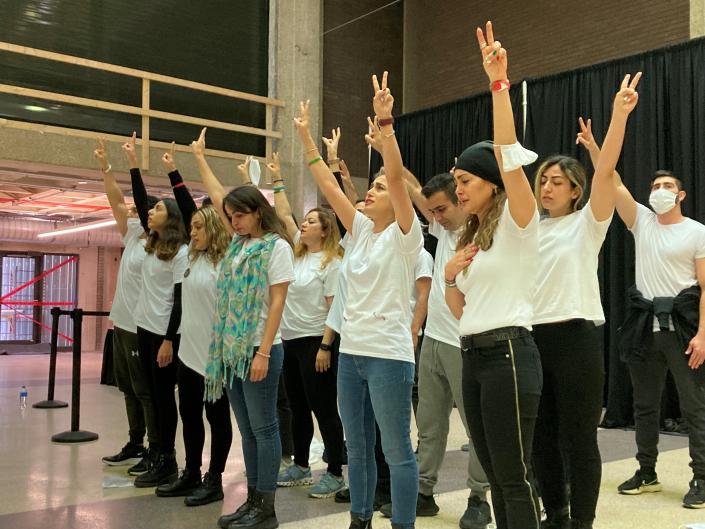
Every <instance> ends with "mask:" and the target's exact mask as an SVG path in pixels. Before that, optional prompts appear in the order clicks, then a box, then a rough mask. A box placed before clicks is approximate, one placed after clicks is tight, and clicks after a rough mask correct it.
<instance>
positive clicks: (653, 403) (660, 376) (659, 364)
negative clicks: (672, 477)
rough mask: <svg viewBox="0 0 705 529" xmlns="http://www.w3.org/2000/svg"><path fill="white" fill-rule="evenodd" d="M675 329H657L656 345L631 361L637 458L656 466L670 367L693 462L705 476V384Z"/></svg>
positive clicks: (696, 471)
mask: <svg viewBox="0 0 705 529" xmlns="http://www.w3.org/2000/svg"><path fill="white" fill-rule="evenodd" d="M689 359H690V357H689V356H687V355H686V354H684V351H683V348H682V347H681V345H680V344H679V342H678V338H677V337H676V333H675V332H673V331H666V332H663V331H661V332H655V333H654V341H653V347H652V348H651V350H650V351H649V352H648V357H647V358H645V359H644V360H642V361H631V362H629V363H628V366H629V374H630V376H631V378H632V386H633V387H634V421H635V423H636V445H637V449H638V452H637V455H636V458H637V461H639V464H640V465H641V466H642V467H646V468H655V466H656V458H657V457H658V448H657V446H658V437H659V422H660V421H659V411H660V409H661V394H662V393H663V386H664V383H665V380H666V371H667V370H668V369H670V370H671V373H672V374H673V380H674V381H675V383H676V389H677V390H678V399H679V400H680V405H681V411H682V412H683V417H684V418H685V420H686V423H687V424H688V431H689V441H690V458H691V463H690V466H691V467H692V469H693V474H694V476H695V477H696V478H697V479H705V387H704V386H703V385H702V384H701V383H700V382H699V381H698V378H697V375H696V373H698V371H700V370H702V369H705V368H704V367H702V366H701V367H699V368H698V370H693V369H691V368H690V367H688V360H689Z"/></svg>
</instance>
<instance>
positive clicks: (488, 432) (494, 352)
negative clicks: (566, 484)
mask: <svg viewBox="0 0 705 529" xmlns="http://www.w3.org/2000/svg"><path fill="white" fill-rule="evenodd" d="M512 329H514V328H512ZM521 333H522V336H520V337H518V338H513V339H510V340H505V341H497V342H494V343H493V344H492V345H485V344H483V346H477V345H468V346H466V345H465V341H464V340H463V347H462V354H463V403H464V405H465V415H466V417H467V419H468V426H469V428H470V435H471V437H472V439H473V443H474V445H475V451H476V452H477V457H478V459H479V460H480V463H481V464H482V468H483V469H484V470H485V473H486V474H487V479H488V481H489V482H490V488H491V491H492V506H493V509H494V516H495V520H496V523H497V529H538V528H539V524H540V520H541V515H540V510H539V506H538V497H537V496H536V491H535V489H534V487H533V485H532V475H531V447H532V442H533V437H534V425H535V422H536V415H537V412H538V407H539V400H540V398H541V385H542V373H541V360H540V358H539V352H538V349H537V348H536V344H535V343H534V340H533V338H532V337H531V335H530V334H529V333H528V331H526V330H525V329H522V330H521ZM483 334H484V333H483Z"/></svg>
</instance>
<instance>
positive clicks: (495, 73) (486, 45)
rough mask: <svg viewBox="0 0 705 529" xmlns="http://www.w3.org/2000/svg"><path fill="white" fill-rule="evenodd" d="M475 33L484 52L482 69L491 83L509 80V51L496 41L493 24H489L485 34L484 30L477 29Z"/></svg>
mask: <svg viewBox="0 0 705 529" xmlns="http://www.w3.org/2000/svg"><path fill="white" fill-rule="evenodd" d="M475 33H476V35H477V43H478V44H479V45H480V51H481V52H482V67H483V68H484V69H485V73H486V74H487V77H488V78H489V80H490V82H494V81H503V80H505V79H507V50H505V49H504V48H503V47H502V44H501V43H500V42H499V41H498V40H494V32H493V30H492V22H490V21H488V22H487V25H486V26H485V31H484V32H483V31H482V28H477V30H475Z"/></svg>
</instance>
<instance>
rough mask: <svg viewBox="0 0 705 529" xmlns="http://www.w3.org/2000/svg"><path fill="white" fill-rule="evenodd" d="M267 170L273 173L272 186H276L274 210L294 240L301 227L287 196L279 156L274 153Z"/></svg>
mask: <svg viewBox="0 0 705 529" xmlns="http://www.w3.org/2000/svg"><path fill="white" fill-rule="evenodd" d="M267 170H268V171H269V172H270V173H272V184H273V185H274V209H275V210H276V212H277V216H278V217H279V219H280V220H281V221H282V222H283V223H284V227H285V228H286V232H287V234H288V235H289V237H291V240H294V236H295V235H296V232H297V231H298V230H299V227H298V226H297V225H296V221H295V220H294V215H293V213H292V212H291V204H289V198H288V197H287V196H286V186H285V185H284V179H283V178H282V172H281V165H280V163H279V154H278V153H276V152H274V153H272V161H271V162H267Z"/></svg>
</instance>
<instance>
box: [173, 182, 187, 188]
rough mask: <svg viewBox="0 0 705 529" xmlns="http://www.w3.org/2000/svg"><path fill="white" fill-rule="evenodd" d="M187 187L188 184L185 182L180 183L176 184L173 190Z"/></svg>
mask: <svg viewBox="0 0 705 529" xmlns="http://www.w3.org/2000/svg"><path fill="white" fill-rule="evenodd" d="M185 185H186V184H184V183H183V182H179V183H178V184H176V185H175V186H172V189H176V188H178V187H184V186H185Z"/></svg>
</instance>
